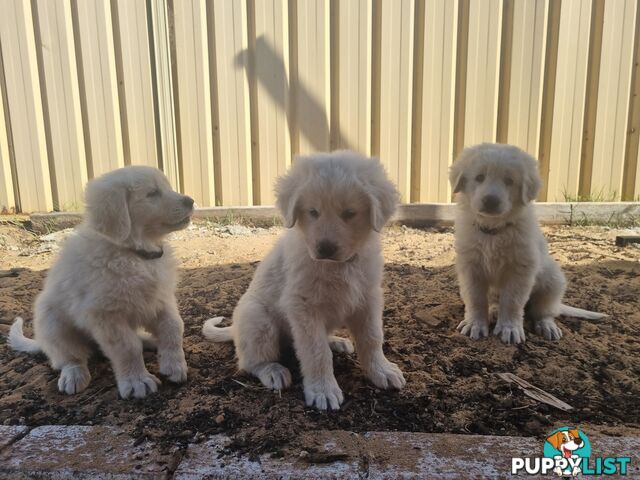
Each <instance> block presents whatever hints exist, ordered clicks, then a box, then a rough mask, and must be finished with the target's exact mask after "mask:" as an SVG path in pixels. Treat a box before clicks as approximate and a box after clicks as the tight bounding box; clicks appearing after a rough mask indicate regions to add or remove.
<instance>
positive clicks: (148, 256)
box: [130, 248, 164, 260]
mask: <svg viewBox="0 0 640 480" xmlns="http://www.w3.org/2000/svg"><path fill="white" fill-rule="evenodd" d="M130 250H131V251H132V252H133V253H135V254H136V255H138V256H139V257H140V258H142V259H143V260H156V259H158V258H160V257H162V255H164V250H163V249H162V248H161V249H160V251H158V252H155V251H149V250H142V249H139V248H131V249H130Z"/></svg>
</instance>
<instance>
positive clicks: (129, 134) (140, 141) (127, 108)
mask: <svg viewBox="0 0 640 480" xmlns="http://www.w3.org/2000/svg"><path fill="white" fill-rule="evenodd" d="M45 1H46V0H45ZM115 5H117V8H116V11H117V12H118V15H117V18H114V19H113V21H114V22H117V28H116V31H117V32H118V33H119V34H120V35H119V37H120V38H119V39H118V40H119V45H120V51H119V52H117V53H118V64H119V66H120V68H119V71H118V74H119V75H118V76H119V82H118V83H119V85H120V87H121V89H120V92H121V95H120V109H121V114H122V119H123V121H122V127H123V132H122V134H123V144H124V157H125V163H127V164H132V165H149V166H152V167H157V166H158V152H157V150H156V125H155V114H154V108H153V83H152V79H151V67H152V65H151V55H150V48H149V47H150V45H149V32H148V28H147V24H148V20H149V19H148V18H147V9H146V3H145V2H144V1H142V0H134V1H131V0H116V2H115ZM120 76H121V78H120Z"/></svg>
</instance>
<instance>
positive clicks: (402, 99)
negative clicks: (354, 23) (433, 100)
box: [379, 0, 415, 202]
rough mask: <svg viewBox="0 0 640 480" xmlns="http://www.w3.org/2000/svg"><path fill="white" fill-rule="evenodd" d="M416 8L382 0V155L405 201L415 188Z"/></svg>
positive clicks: (395, 0) (403, 2)
mask: <svg viewBox="0 0 640 480" xmlns="http://www.w3.org/2000/svg"><path fill="white" fill-rule="evenodd" d="M414 10H415V4H414V2H412V1H410V0H382V8H381V12H380V14H381V16H382V19H381V23H382V25H381V32H380V65H381V68H380V133H379V134H380V138H379V142H380V159H381V161H382V163H383V164H384V166H385V168H386V169H387V172H388V173H389V175H390V176H391V178H392V179H393V181H394V182H395V183H396V185H397V186H398V190H399V192H400V195H401V196H402V201H404V202H408V201H409V196H410V189H411V118H412V104H413V96H412V93H413V88H412V87H413V37H414V22H415V18H414V15H415V11H414Z"/></svg>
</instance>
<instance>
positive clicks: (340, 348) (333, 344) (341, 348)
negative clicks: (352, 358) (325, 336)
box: [329, 335, 354, 353]
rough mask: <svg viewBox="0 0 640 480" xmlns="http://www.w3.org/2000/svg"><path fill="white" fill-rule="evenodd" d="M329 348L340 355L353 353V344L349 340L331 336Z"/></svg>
mask: <svg viewBox="0 0 640 480" xmlns="http://www.w3.org/2000/svg"><path fill="white" fill-rule="evenodd" d="M329 348H331V350H333V351H334V352H340V353H353V352H354V348H353V343H351V340H349V339H348V338H342V337H336V336H333V335H332V336H330V337H329Z"/></svg>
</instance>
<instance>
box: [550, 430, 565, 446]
mask: <svg viewBox="0 0 640 480" xmlns="http://www.w3.org/2000/svg"><path fill="white" fill-rule="evenodd" d="M563 439H564V437H563V436H562V432H556V433H554V434H553V435H551V436H550V437H547V442H549V443H550V444H551V445H552V446H553V448H555V449H556V450H559V449H560V445H561V444H562V440H563Z"/></svg>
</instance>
